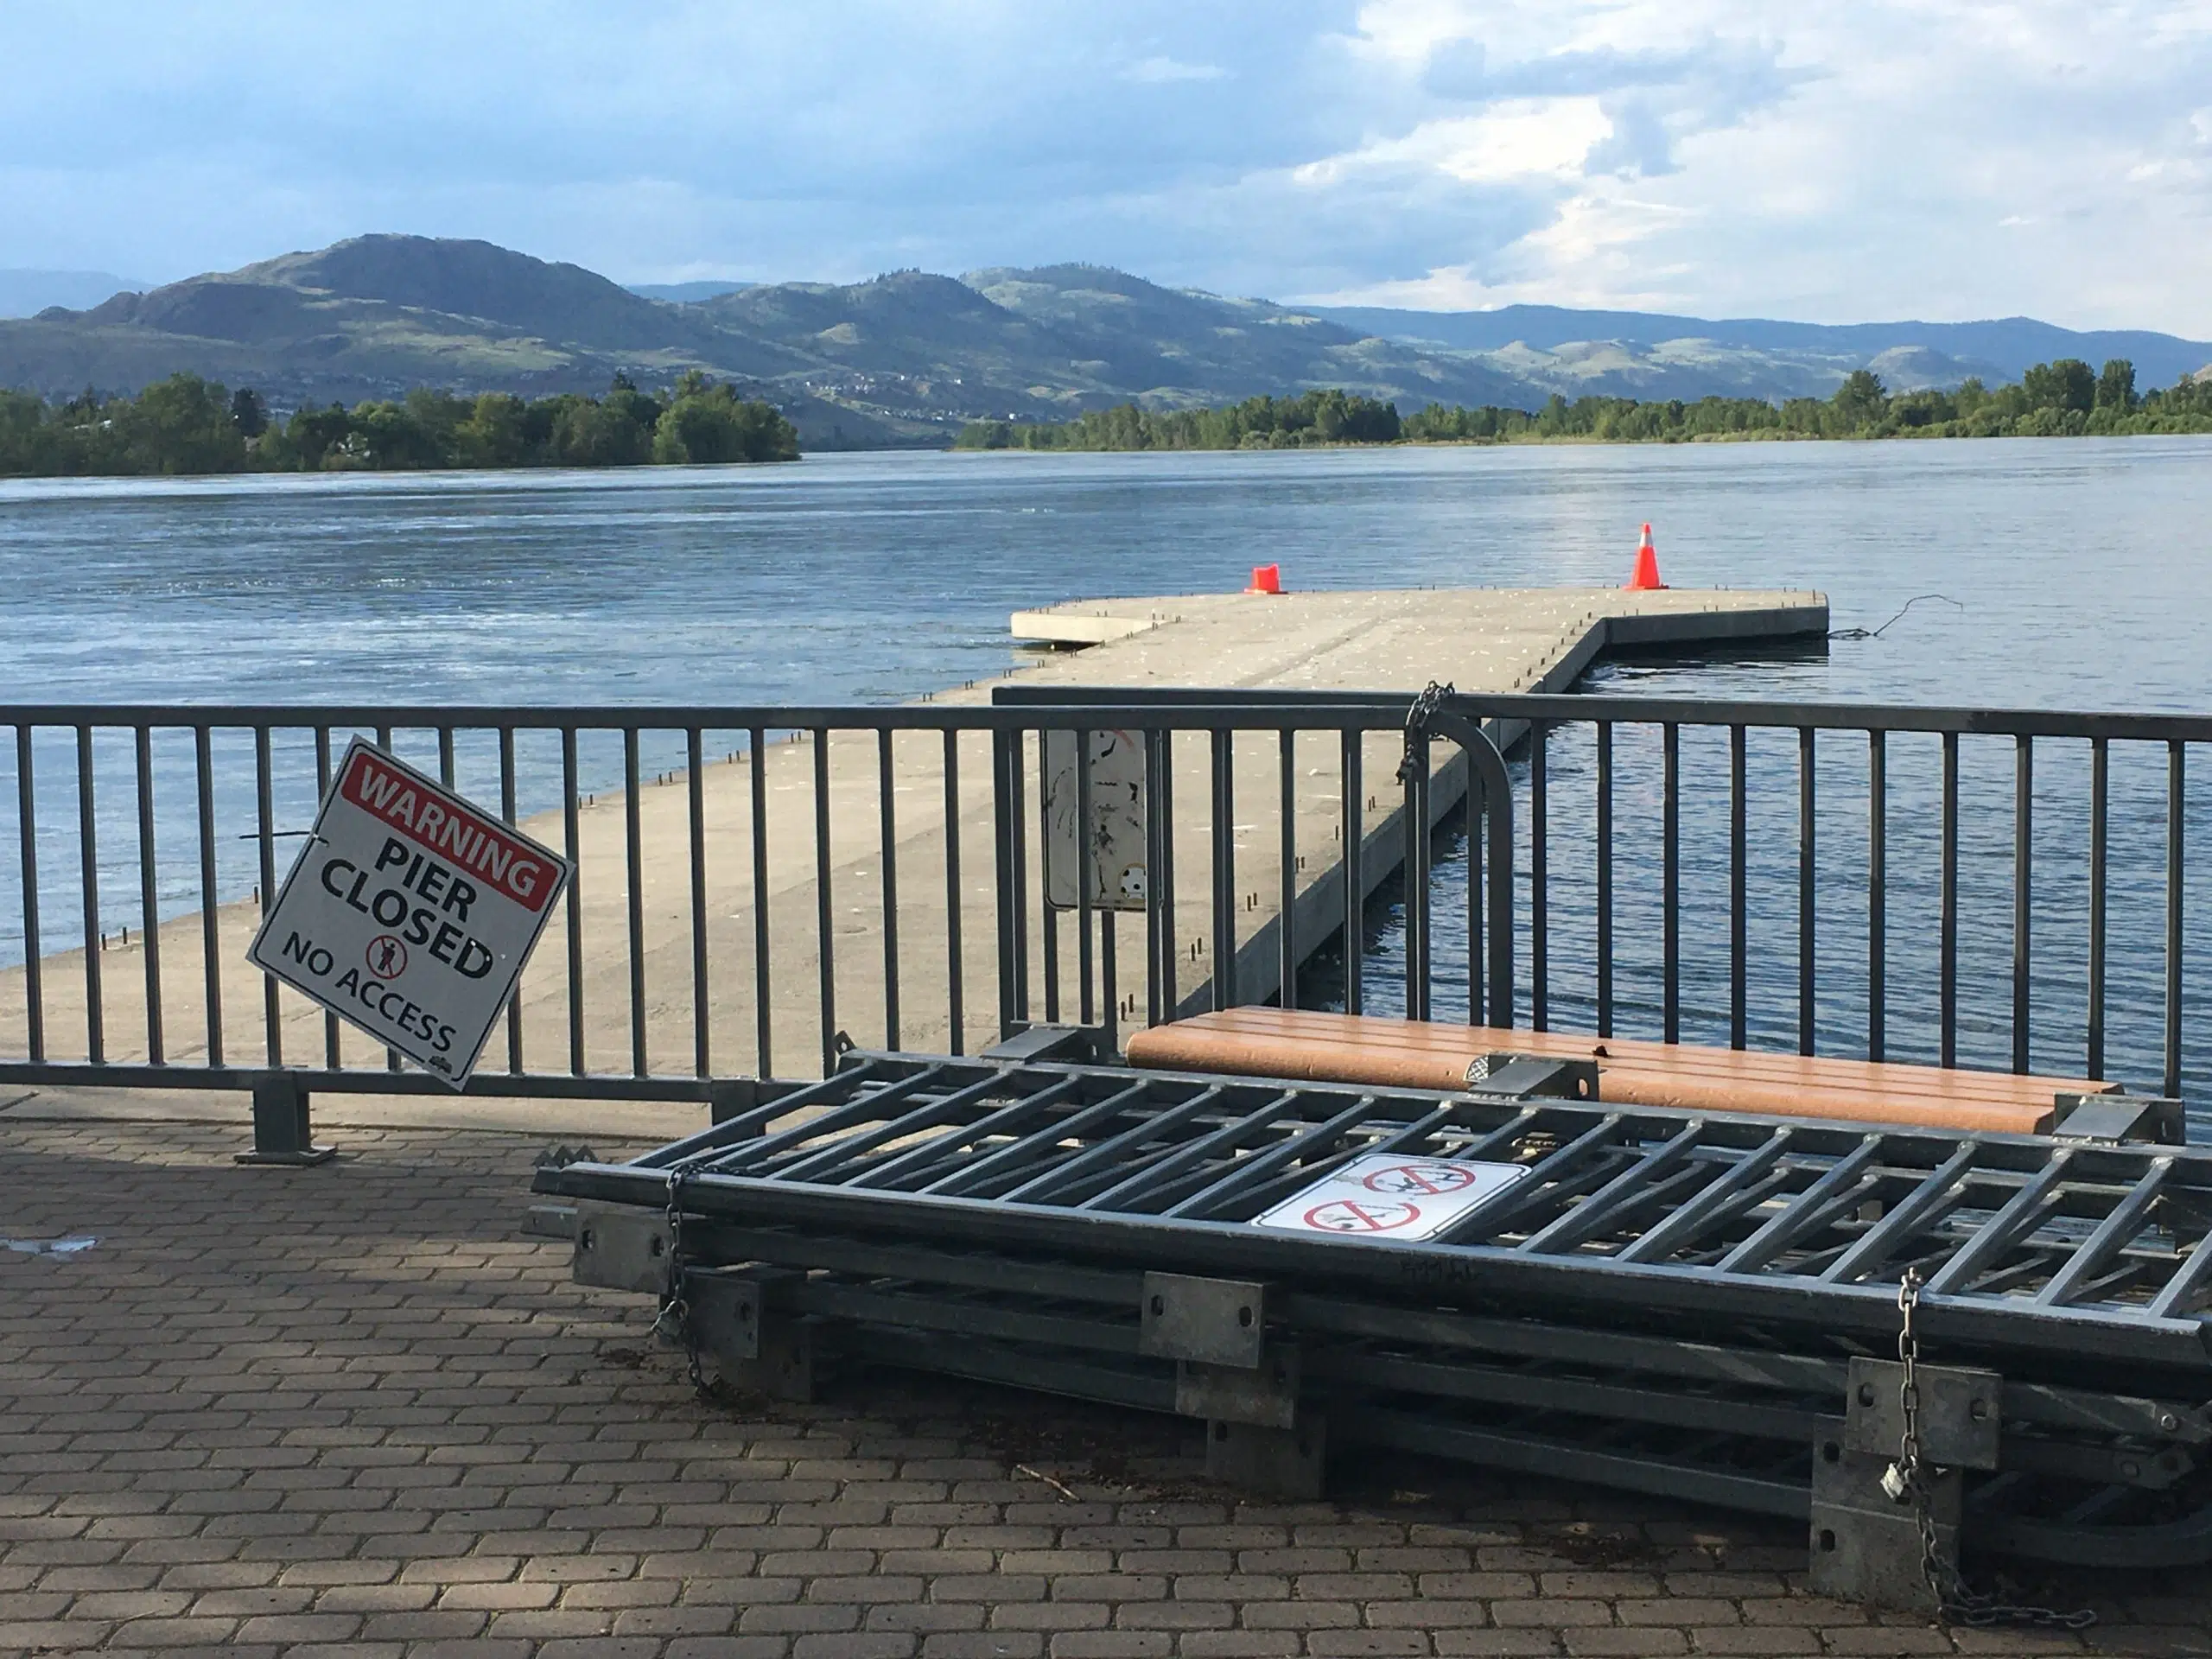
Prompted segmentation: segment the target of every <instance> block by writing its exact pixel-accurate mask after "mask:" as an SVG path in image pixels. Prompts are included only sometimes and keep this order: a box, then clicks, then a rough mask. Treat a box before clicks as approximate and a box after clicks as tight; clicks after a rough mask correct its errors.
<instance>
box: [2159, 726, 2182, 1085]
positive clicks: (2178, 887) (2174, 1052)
mask: <svg viewBox="0 0 2212 1659" xmlns="http://www.w3.org/2000/svg"><path fill="white" fill-rule="evenodd" d="M2187 753H2188V751H2187V747H2186V746H2185V745H2184V744H2183V741H2182V740H2181V739H2179V738H2172V739H2170V740H2169V741H2167V744H2166V1065H2165V1087H2164V1093H2165V1094H2166V1095H2167V1096H2168V1097H2169V1098H2178V1097H2179V1096H2180V1095H2181V997H2182V969H2181V962H2182V957H2181V952H2182V931H2181V923H2182V902H2181V901H2182V877H2183V874H2184V872H2183V861H2182V836H2183V830H2184V829H2185V827H2186V821H2185V812H2184V808H2185V804H2186V803H2185V800H2184V798H2183V785H2184V783H2185V781H2186V780H2185V778H2184V775H2183V772H2184V767H2185V766H2186V765H2187Z"/></svg>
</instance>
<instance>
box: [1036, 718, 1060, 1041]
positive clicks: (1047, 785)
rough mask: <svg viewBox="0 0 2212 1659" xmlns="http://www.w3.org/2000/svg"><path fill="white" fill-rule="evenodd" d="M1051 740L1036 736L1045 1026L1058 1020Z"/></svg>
mask: <svg viewBox="0 0 2212 1659" xmlns="http://www.w3.org/2000/svg"><path fill="white" fill-rule="evenodd" d="M1051 772H1052V738H1051V737H1050V736H1049V735H1048V734H1046V732H1044V731H1043V730H1042V729H1039V732H1038V734H1037V855H1038V859H1039V862H1040V864H1041V865H1042V867H1043V873H1044V881H1043V884H1042V885H1043V888H1044V891H1043V892H1042V893H1039V906H1038V926H1039V931H1040V932H1041V933H1042V935H1043V944H1042V949H1043V950H1044V954H1045V1023H1046V1025H1057V1024H1058V1022H1059V1018H1060V912H1058V909H1057V908H1055V907H1054V906H1053V904H1052V776H1051Z"/></svg>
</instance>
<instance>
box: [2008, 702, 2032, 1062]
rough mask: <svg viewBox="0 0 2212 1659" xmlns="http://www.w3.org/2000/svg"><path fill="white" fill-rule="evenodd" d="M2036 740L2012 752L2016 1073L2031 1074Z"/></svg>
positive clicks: (2023, 738) (2022, 740) (2018, 742)
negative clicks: (2029, 1061)
mask: <svg viewBox="0 0 2212 1659" xmlns="http://www.w3.org/2000/svg"><path fill="white" fill-rule="evenodd" d="M2035 778H2036V756H2035V740H2034V739H2033V738H2031V737H2030V736H2028V735H2027V734H2025V733H2022V734H2020V735H2019V736H2018V738H2017V739H2015V740H2014V743H2013V748H2012V1070H2013V1071H2014V1072H2015V1073H2018V1074H2021V1075H2024V1074H2025V1073H2026V1071H2027V1070H2028V1058H2029V1054H2030V1042H2031V1032H2030V1029H2029V1020H2030V998H2031V995H2032V993H2033V989H2034V960H2035V943H2034V935H2033V932H2032V931H2031V930H2032V929H2033V927H2034V918H2035V804H2036V783H2035Z"/></svg>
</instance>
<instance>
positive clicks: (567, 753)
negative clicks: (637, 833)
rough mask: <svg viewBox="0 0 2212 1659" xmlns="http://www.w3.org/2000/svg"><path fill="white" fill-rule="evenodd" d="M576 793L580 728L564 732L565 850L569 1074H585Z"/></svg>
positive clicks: (581, 882) (580, 864)
mask: <svg viewBox="0 0 2212 1659" xmlns="http://www.w3.org/2000/svg"><path fill="white" fill-rule="evenodd" d="M580 817H581V808H580V805H579V802H578V798H577V790H576V728H575V727H573V726H563V728H561V834H562V850H563V852H565V853H566V854H567V855H568V858H569V870H570V872H571V874H569V898H568V905H569V917H568V923H569V1072H570V1073H571V1074H572V1075H574V1076H575V1077H582V1076H583V1074H584V895H583V885H584V864H583V853H582V839H583V835H582V824H581V823H580V822H579V819H580Z"/></svg>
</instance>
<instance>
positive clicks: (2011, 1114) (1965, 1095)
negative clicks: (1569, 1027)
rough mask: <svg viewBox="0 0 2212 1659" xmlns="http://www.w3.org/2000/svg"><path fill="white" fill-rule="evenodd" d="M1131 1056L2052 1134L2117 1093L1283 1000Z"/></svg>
mask: <svg viewBox="0 0 2212 1659" xmlns="http://www.w3.org/2000/svg"><path fill="white" fill-rule="evenodd" d="M1127 1052H1128V1059H1129V1063H1130V1064H1131V1065H1141V1066H1147V1067H1151V1068H1154V1069H1158V1070H1164V1071H1213V1072H1234V1073H1236V1074H1239V1075H1242V1076H1245V1077H1284V1078H1289V1079H1294V1080H1298V1081H1302V1082H1313V1083H1356V1084H1358V1083H1363V1084H1378V1085H1381V1086H1383V1087H1396V1088H1412V1089H1444V1090H1459V1089H1464V1088H1465V1087H1466V1086H1467V1071H1468V1068H1469V1066H1471V1065H1473V1064H1474V1063H1475V1062H1476V1061H1478V1060H1480V1059H1483V1058H1486V1057H1487V1056H1490V1055H1492V1054H1501V1053H1504V1054H1526V1055H1533V1056H1535V1057H1538V1058H1544V1059H1557V1060H1582V1059H1595V1060H1596V1061H1597V1063H1598V1091H1599V1096H1600V1097H1601V1098H1602V1099H1605V1100H1609V1101H1619V1102H1621V1103H1624V1104H1627V1105H1632V1106H1668V1107H1676V1108H1680V1109H1684V1110H1688V1111H1695V1112H1751V1113H1758V1114H1761V1115H1764V1116H1782V1117H1818V1118H1828V1119H1834V1120H1840V1121H1842V1122H1853V1123H1894V1124H1911V1125H1916V1126H1918V1127H1922V1128H1954V1129H1966V1130H1980V1131H1995V1132H1999V1133H2004V1134H2014V1135H2041V1134H2047V1133H2049V1132H2050V1128H2051V1127H2052V1125H2053V1124H2054V1122H2056V1118H2057V1116H2058V1100H2057V1097H2058V1096H2060V1095H2062V1094H2081V1095H2096V1094H2107V1093H2113V1092H2117V1090H2118V1088H2119V1085H2118V1084H2109V1083H2094V1082H2091V1081H2089V1080H2088V1079H2087V1078H2083V1077H2018V1076H2015V1075H2013V1074H2012V1073H2010V1072H2000V1071H1946V1070H1942V1069H1940V1068H1938V1067H1936V1066H1932V1065H1895V1064H1875V1063H1872V1062H1870V1061H1866V1060H1843V1059H1827V1058H1808V1057H1805V1056H1802V1055H1796V1054H1760V1053H1751V1052H1745V1051H1743V1050H1738V1049H1726V1048H1700V1047H1696V1046H1691V1045H1688V1044H1680V1043H1654V1042H1645V1041H1639V1040H1637V1039H1634V1038H1628V1037H1606V1038H1598V1037H1591V1036H1587V1035H1582V1034H1579V1033H1572V1032H1561V1031H1549V1032H1544V1031H1497V1030H1492V1029H1490V1028H1487V1027H1480V1026H1453V1025H1443V1024H1436V1023H1428V1022H1418V1021H1414V1020H1390V1019H1380V1018H1376V1017H1374V1016H1371V1015H1370V1016H1361V1015H1354V1014H1316V1013H1308V1012H1304V1011H1301V1010H1296V1009H1289V1010H1286V1009H1282V1008H1257V1007H1255V1008H1229V1009H1224V1010H1223V1011H1222V1012H1220V1013H1217V1014H1198V1015H1195V1016H1194V1017H1192V1018H1191V1019H1188V1020H1177V1021H1175V1022H1174V1023H1173V1024H1172V1025H1166V1026H1154V1027H1152V1028H1151V1029H1150V1030H1148V1031H1140V1032H1135V1033H1131V1034H1130V1036H1129V1039H1128V1051H1127Z"/></svg>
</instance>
